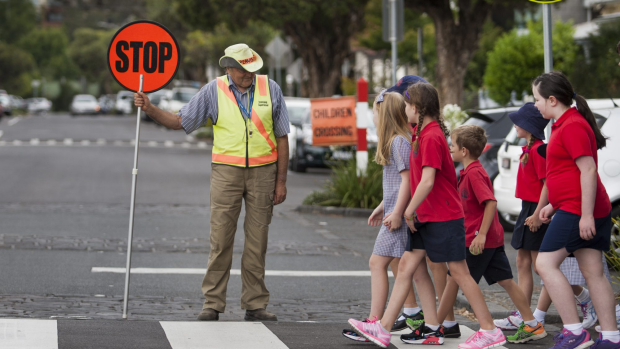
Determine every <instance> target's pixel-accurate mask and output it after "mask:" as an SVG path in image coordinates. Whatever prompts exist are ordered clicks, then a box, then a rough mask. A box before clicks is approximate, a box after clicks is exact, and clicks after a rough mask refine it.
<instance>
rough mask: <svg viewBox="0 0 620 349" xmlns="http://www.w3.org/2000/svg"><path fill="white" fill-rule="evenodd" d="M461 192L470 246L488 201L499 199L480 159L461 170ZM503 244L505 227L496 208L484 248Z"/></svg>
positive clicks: (467, 240)
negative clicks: (496, 197) (500, 221)
mask: <svg viewBox="0 0 620 349" xmlns="http://www.w3.org/2000/svg"><path fill="white" fill-rule="evenodd" d="M459 194H460V196H461V203H462V204H463V211H464V213H465V246H467V247H469V246H471V242H472V241H474V239H475V238H476V235H478V231H480V226H481V225H482V220H483V219H484V210H485V208H486V202H487V201H488V200H492V201H497V200H496V199H495V196H494V195H493V184H491V179H490V178H489V175H488V174H487V172H486V171H485V170H484V167H482V164H480V161H478V160H476V161H474V162H472V163H471V164H469V166H467V168H466V169H464V170H461V178H460V179H459ZM503 245H504V228H502V225H501V224H500V223H499V216H498V215H497V210H495V214H494V216H493V220H492V221H491V226H489V231H488V232H487V236H486V241H485V243H484V248H498V247H500V246H503Z"/></svg>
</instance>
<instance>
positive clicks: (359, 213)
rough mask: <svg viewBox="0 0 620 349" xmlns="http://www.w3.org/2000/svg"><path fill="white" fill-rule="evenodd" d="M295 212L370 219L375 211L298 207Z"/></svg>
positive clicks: (332, 207) (329, 207)
mask: <svg viewBox="0 0 620 349" xmlns="http://www.w3.org/2000/svg"><path fill="white" fill-rule="evenodd" d="M295 211H297V212H300V213H310V214H325V215H337V216H345V217H360V218H368V216H370V214H371V213H372V211H373V210H371V209H367V208H351V207H335V206H312V205H301V206H298V207H297V208H296V209H295Z"/></svg>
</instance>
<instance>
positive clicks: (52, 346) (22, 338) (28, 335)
mask: <svg viewBox="0 0 620 349" xmlns="http://www.w3.org/2000/svg"><path fill="white" fill-rule="evenodd" d="M0 348H11V349H58V326H57V323H56V320H34V319H0Z"/></svg>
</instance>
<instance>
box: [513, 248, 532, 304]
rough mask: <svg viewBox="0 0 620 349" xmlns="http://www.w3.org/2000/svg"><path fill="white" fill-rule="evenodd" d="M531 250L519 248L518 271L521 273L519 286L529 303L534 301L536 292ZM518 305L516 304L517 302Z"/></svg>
mask: <svg viewBox="0 0 620 349" xmlns="http://www.w3.org/2000/svg"><path fill="white" fill-rule="evenodd" d="M530 252H531V251H530V250H525V249H522V248H521V249H519V250H518V251H517V273H518V275H519V288H521V291H523V294H525V298H526V299H527V300H528V304H530V303H531V302H532V293H533V292H534V277H533V275H532V255H531V253H530ZM515 305H516V304H515Z"/></svg>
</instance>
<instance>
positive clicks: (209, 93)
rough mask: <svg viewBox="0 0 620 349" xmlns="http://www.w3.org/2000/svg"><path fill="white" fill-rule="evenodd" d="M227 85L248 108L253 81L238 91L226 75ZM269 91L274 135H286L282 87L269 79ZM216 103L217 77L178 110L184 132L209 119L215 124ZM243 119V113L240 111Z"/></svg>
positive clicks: (286, 115) (287, 124)
mask: <svg viewBox="0 0 620 349" xmlns="http://www.w3.org/2000/svg"><path fill="white" fill-rule="evenodd" d="M228 85H229V86H230V87H231V89H232V91H233V93H234V94H235V97H237V100H238V101H239V102H240V103H241V104H243V106H245V107H246V110H247V109H248V104H249V96H248V92H249V91H250V90H251V89H254V81H252V85H251V86H250V87H249V88H247V89H246V90H245V92H241V91H239V89H238V88H237V86H236V85H235V83H234V82H233V81H232V79H231V78H230V76H228ZM269 91H270V93H271V105H272V106H273V115H272V118H273V132H274V135H275V136H276V137H283V136H286V135H287V134H288V133H289V132H290V129H289V119H288V111H287V110H286V103H285V102H284V96H283V95H282V89H280V86H278V84H277V83H276V82H275V81H273V80H271V79H269ZM218 112H219V109H218V105H217V79H216V80H213V81H211V82H209V83H208V84H206V85H204V86H203V87H202V88H201V89H200V91H199V92H198V93H197V94H196V95H195V96H194V97H192V99H191V100H190V101H189V103H187V104H186V105H184V106H183V108H181V110H180V111H179V114H178V115H179V116H180V117H181V125H182V126H183V129H184V130H185V133H187V134H189V133H191V132H193V131H194V130H196V129H198V128H199V127H201V126H203V125H206V124H207V122H208V121H209V120H211V122H212V123H213V124H214V125H215V124H217V116H218ZM241 115H242V116H243V118H244V119H245V117H246V116H245V115H244V114H243V113H241Z"/></svg>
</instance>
